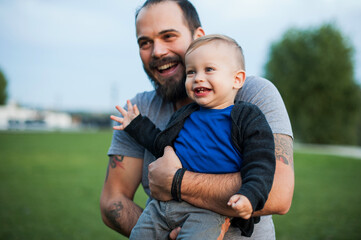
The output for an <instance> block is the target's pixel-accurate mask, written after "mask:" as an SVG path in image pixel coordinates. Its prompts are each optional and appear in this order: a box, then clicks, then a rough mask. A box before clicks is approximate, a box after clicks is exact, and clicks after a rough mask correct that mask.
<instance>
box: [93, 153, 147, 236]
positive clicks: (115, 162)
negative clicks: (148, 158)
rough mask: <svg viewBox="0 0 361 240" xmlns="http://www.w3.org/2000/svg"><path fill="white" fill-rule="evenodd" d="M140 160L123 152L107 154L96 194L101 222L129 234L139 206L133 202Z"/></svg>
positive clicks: (139, 171)
mask: <svg viewBox="0 0 361 240" xmlns="http://www.w3.org/2000/svg"><path fill="white" fill-rule="evenodd" d="M142 165H143V160H142V159H138V158H131V157H125V156H118V155H114V156H110V157H109V164H108V169H107V174H106V178H105V182H104V186H103V191H102V193H101V198H100V209H101V215H102V218H103V221H104V223H105V224H106V225H107V226H109V227H110V228H112V229H114V230H115V231H117V232H119V233H121V234H123V235H125V236H127V237H129V235H130V232H131V230H132V229H133V227H134V225H135V224H136V222H137V221H138V218H139V216H140V214H141V213H142V211H143V210H142V208H140V207H139V206H138V205H136V204H135V203H134V202H133V198H134V194H135V191H136V190H137V188H138V186H139V184H140V181H141V177H142V175H141V174H142Z"/></svg>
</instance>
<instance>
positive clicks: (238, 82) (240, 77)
mask: <svg viewBox="0 0 361 240" xmlns="http://www.w3.org/2000/svg"><path fill="white" fill-rule="evenodd" d="M245 80H246V72H245V71H244V70H239V71H237V72H236V74H235V76H234V84H233V88H235V89H240V88H241V87H242V86H243V84H244V81H245Z"/></svg>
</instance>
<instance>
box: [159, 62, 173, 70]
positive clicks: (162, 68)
mask: <svg viewBox="0 0 361 240" xmlns="http://www.w3.org/2000/svg"><path fill="white" fill-rule="evenodd" d="M174 65H176V63H167V64H164V65H162V66H159V67H158V70H159V71H163V70H166V69H168V68H171V67H173V66H174Z"/></svg>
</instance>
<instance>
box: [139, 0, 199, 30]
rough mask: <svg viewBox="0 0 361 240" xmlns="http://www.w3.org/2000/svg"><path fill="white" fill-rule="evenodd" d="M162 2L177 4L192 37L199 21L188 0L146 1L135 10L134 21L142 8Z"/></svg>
mask: <svg viewBox="0 0 361 240" xmlns="http://www.w3.org/2000/svg"><path fill="white" fill-rule="evenodd" d="M162 2H175V3H177V4H178V6H179V7H180V8H181V9H182V12H183V16H184V20H185V21H186V23H187V25H188V28H189V30H190V31H191V33H192V35H193V34H194V31H195V30H196V29H197V28H199V27H201V21H200V20H199V16H198V13H197V10H196V9H195V7H194V6H193V4H192V3H191V2H189V1H188V0H146V1H145V2H144V4H143V5H142V6H141V7H139V8H138V9H137V10H136V12H135V21H137V18H138V15H139V12H140V11H141V10H142V9H143V8H145V7H148V6H151V5H154V4H158V3H162Z"/></svg>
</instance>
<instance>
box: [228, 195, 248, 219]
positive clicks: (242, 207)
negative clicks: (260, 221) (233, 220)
mask: <svg viewBox="0 0 361 240" xmlns="http://www.w3.org/2000/svg"><path fill="white" fill-rule="evenodd" d="M227 205H228V206H231V207H232V208H233V209H234V210H236V212H237V213H238V217H241V218H243V219H249V218H250V217H251V216H252V212H253V208H252V204H251V202H250V201H249V200H248V198H247V197H245V196H243V195H241V194H235V195H233V196H232V197H231V198H230V199H229V201H228V203H227Z"/></svg>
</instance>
